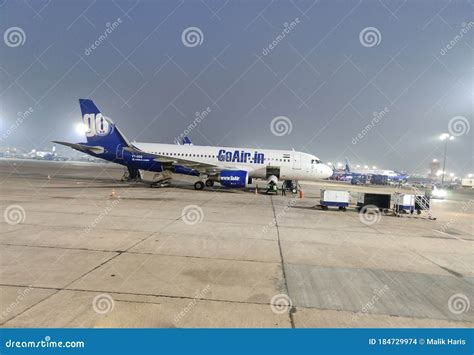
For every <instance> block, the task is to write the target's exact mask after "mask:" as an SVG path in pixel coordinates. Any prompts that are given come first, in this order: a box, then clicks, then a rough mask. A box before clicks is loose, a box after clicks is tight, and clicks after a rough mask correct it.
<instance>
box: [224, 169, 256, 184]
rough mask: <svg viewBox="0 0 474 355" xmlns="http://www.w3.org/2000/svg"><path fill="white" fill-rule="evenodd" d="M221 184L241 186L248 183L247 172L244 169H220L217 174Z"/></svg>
mask: <svg viewBox="0 0 474 355" xmlns="http://www.w3.org/2000/svg"><path fill="white" fill-rule="evenodd" d="M218 181H219V182H220V184H221V185H222V186H227V187H234V188H242V187H247V184H248V183H249V173H248V172H247V171H244V170H222V171H221V172H220V173H219V175H218Z"/></svg>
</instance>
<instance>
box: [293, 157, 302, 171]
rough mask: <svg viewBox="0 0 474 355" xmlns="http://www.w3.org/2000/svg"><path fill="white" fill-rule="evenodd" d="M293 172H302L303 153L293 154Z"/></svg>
mask: <svg viewBox="0 0 474 355" xmlns="http://www.w3.org/2000/svg"><path fill="white" fill-rule="evenodd" d="M293 170H301V153H293Z"/></svg>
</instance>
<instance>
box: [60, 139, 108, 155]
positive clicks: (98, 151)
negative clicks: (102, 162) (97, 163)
mask: <svg viewBox="0 0 474 355" xmlns="http://www.w3.org/2000/svg"><path fill="white" fill-rule="evenodd" d="M53 143H56V144H61V145H65V146H66V147H70V148H73V149H76V150H79V151H80V152H84V153H87V152H92V153H95V154H102V153H103V152H104V147H101V146H91V145H86V144H80V143H69V142H61V141H53Z"/></svg>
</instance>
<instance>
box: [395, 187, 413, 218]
mask: <svg viewBox="0 0 474 355" xmlns="http://www.w3.org/2000/svg"><path fill="white" fill-rule="evenodd" d="M393 196H394V200H395V202H394V206H393V209H394V211H395V215H396V216H397V217H400V216H401V214H403V213H410V214H413V212H415V195H412V194H405V193H400V192H396V193H395V194H394V195H393Z"/></svg>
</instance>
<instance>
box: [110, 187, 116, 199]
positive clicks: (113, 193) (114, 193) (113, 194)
mask: <svg viewBox="0 0 474 355" xmlns="http://www.w3.org/2000/svg"><path fill="white" fill-rule="evenodd" d="M110 198H117V193H116V192H115V189H112V193H111V194H110Z"/></svg>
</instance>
